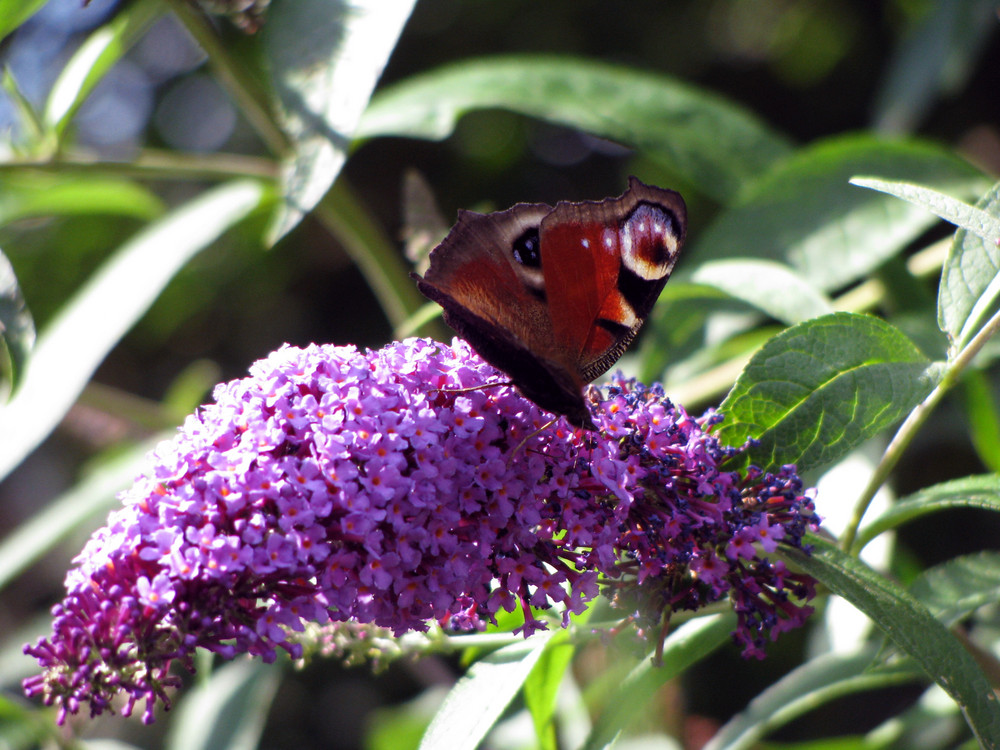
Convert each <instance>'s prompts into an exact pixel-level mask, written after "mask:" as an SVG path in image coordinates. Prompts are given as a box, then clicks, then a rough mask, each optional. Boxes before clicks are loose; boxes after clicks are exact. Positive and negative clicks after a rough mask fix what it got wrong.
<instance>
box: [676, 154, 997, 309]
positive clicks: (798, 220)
mask: <svg viewBox="0 0 1000 750" xmlns="http://www.w3.org/2000/svg"><path fill="white" fill-rule="evenodd" d="M857 174H881V175H885V176H886V177H890V178H893V179H900V180H909V181H912V182H919V183H923V184H926V185H928V186H932V187H934V188H936V189H938V190H942V191H944V192H947V193H949V194H952V195H957V196H960V197H969V198H971V197H974V196H978V195H980V194H981V193H982V192H983V191H984V190H985V189H986V188H987V186H988V184H989V183H988V182H987V181H986V180H985V179H984V178H983V176H982V175H981V174H980V173H979V172H977V171H976V170H975V169H973V168H972V167H970V166H969V165H968V163H966V162H965V161H963V160H961V159H959V158H958V157H956V156H955V155H954V154H953V153H951V152H949V151H947V150H945V149H943V148H939V147H937V146H933V145H930V144H928V143H925V142H920V141H899V142H894V141H885V140H880V139H875V138H871V137H868V136H847V137H841V138H837V139H832V140H828V141H822V142H819V143H816V144H814V145H811V146H808V147H806V148H803V149H800V150H799V151H797V152H796V153H795V155H794V156H792V157H791V158H789V159H787V160H786V161H783V162H781V163H780V164H778V165H777V166H776V167H775V168H774V169H772V170H771V171H770V172H768V173H767V174H766V175H764V176H762V177H761V178H760V180H758V182H756V183H755V184H754V185H753V187H752V189H751V190H750V191H749V192H748V193H746V194H745V195H743V196H742V197H741V198H742V199H741V200H740V202H739V204H738V205H736V206H734V207H732V208H730V209H729V210H727V211H725V212H723V213H722V214H721V215H720V216H719V218H718V219H716V220H715V221H714V222H713V223H712V224H711V226H709V227H708V228H707V229H706V230H705V231H703V232H702V233H701V234H700V235H698V236H697V237H696V238H695V239H694V243H693V247H692V248H690V250H688V251H686V252H689V253H690V255H691V257H694V258H697V259H698V261H699V262H702V263H705V262H708V261H710V260H719V259H721V258H743V259H746V258H763V259H769V260H776V261H780V262H782V263H785V264H787V265H789V266H791V267H792V268H793V269H794V270H795V271H796V272H797V273H798V274H799V275H801V276H802V277H803V278H804V279H805V280H806V281H808V282H809V283H811V284H813V285H814V286H816V287H817V288H818V289H821V290H823V291H832V290H835V289H838V288H840V287H842V286H844V285H845V284H848V283H850V282H852V281H856V280H857V279H859V278H861V277H862V276H864V275H866V274H868V273H870V272H871V271H872V270H874V269H875V268H877V267H878V266H880V265H881V264H882V263H883V262H884V261H885V260H886V258H889V257H891V256H892V255H894V254H896V253H898V252H900V251H901V250H902V249H903V248H904V247H906V245H907V244H908V243H910V242H911V241H912V240H914V239H915V238H916V237H917V236H919V235H920V234H921V233H922V232H923V231H924V230H926V229H927V228H928V227H930V226H931V225H932V224H933V223H934V222H935V221H936V219H935V217H934V216H932V215H930V214H928V213H927V212H926V211H924V210H923V209H920V208H917V207H915V206H912V205H910V204H908V203H905V202H902V201H899V200H896V199H895V198H892V197H890V196H887V195H884V194H879V193H876V192H873V191H870V190H862V189H860V188H857V187H853V186H851V185H850V184H849V180H850V179H851V178H852V177H854V176H855V175H857Z"/></svg>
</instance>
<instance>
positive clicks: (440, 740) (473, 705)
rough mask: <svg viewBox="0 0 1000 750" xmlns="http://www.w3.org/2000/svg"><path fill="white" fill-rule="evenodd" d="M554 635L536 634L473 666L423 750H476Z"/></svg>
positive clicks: (437, 719) (434, 723) (433, 726)
mask: <svg viewBox="0 0 1000 750" xmlns="http://www.w3.org/2000/svg"><path fill="white" fill-rule="evenodd" d="M551 635H552V634H551V633H536V634H535V635H533V636H531V638H528V639H527V640H525V641H524V642H523V643H513V644H511V645H509V646H505V647H504V648H502V649H499V650H498V651H494V652H493V653H492V654H490V655H489V656H487V657H485V658H483V659H480V660H479V661H477V662H476V663H475V664H473V665H472V667H470V668H469V671H468V672H466V674H465V676H464V677H462V679H460V680H459V681H458V683H457V684H456V685H455V687H454V688H452V690H451V692H450V693H448V696H447V697H446V698H445V700H444V703H443V704H442V706H441V710H440V711H438V712H437V714H436V715H435V716H434V719H433V720H432V721H431V725H430V726H429V727H428V728H427V733H426V734H425V735H424V738H423V740H422V741H421V743H420V747H421V750H430V749H431V748H434V749H435V750H436V749H437V748H442V747H446V748H449V750H475V748H476V747H478V745H479V743H480V742H481V741H482V739H483V738H484V737H485V736H486V734H487V733H488V732H489V731H490V729H491V728H492V727H493V725H494V724H495V723H496V721H497V719H499V718H500V715H501V714H502V713H503V711H504V709H505V708H506V707H507V704H509V703H510V702H511V701H512V700H513V699H514V696H515V695H517V693H518V691H520V689H521V686H522V685H523V684H524V681H525V680H527V679H528V675H529V674H531V670H532V669H534V667H535V664H536V663H538V660H539V658H540V657H541V655H542V653H543V651H544V650H545V648H546V646H547V645H548V643H549V639H550V638H551Z"/></svg>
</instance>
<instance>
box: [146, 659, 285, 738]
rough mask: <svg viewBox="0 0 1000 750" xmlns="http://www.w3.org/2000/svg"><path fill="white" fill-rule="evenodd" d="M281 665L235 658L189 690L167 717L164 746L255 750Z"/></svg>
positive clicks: (276, 684)
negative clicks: (169, 720) (173, 715)
mask: <svg viewBox="0 0 1000 750" xmlns="http://www.w3.org/2000/svg"><path fill="white" fill-rule="evenodd" d="M281 677H282V667H281V665H279V664H265V663H264V662H262V661H260V660H259V659H258V660H253V661H249V660H247V661H233V662H229V663H228V664H225V665H224V666H222V667H221V668H219V669H217V670H216V671H214V672H213V673H212V674H211V675H210V676H209V678H208V679H207V680H206V681H205V682H203V683H201V684H199V685H197V686H196V687H195V688H194V689H193V690H191V691H189V692H188V693H187V694H186V695H185V696H184V700H183V701H181V703H180V705H179V706H178V709H177V715H176V716H175V717H174V719H173V721H171V722H170V732H169V735H168V737H167V741H166V748H167V750H254V748H256V747H257V746H258V743H259V741H260V736H261V733H262V732H263V730H264V722H265V720H266V719H267V714H268V709H270V707H271V701H272V700H273V699H274V694H275V693H276V692H277V690H278V685H279V684H280V683H281Z"/></svg>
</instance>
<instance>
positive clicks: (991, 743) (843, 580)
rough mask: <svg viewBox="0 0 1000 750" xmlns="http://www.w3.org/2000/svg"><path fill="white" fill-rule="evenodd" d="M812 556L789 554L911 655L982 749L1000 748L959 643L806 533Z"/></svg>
mask: <svg viewBox="0 0 1000 750" xmlns="http://www.w3.org/2000/svg"><path fill="white" fill-rule="evenodd" d="M809 543H810V544H812V545H813V553H812V555H806V554H804V553H800V552H798V551H797V550H793V551H791V552H790V554H792V556H793V557H794V558H795V561H796V564H797V565H798V566H799V567H801V568H802V569H803V570H804V571H805V572H806V573H808V574H809V575H811V576H812V577H813V578H815V579H816V580H818V581H820V582H821V583H823V584H825V585H826V586H827V587H828V588H829V589H830V590H831V591H832V592H834V593H835V594H839V595H840V596H842V597H844V598H845V599H847V600H848V601H849V602H850V603H851V604H853V605H854V606H855V607H857V608H858V609H860V610H861V611H862V612H864V613H865V614H866V615H868V617H869V618H870V619H871V620H872V622H874V623H875V624H876V625H877V626H878V627H879V629H880V630H882V631H883V632H884V633H885V634H886V635H887V636H888V637H889V639H890V640H891V641H892V642H893V643H894V644H895V646H896V647H897V648H899V649H900V650H902V651H903V652H904V653H906V654H908V655H909V656H911V657H913V659H915V660H916V661H917V663H918V664H920V666H921V667H923V669H924V671H925V672H926V673H927V675H928V676H929V677H930V678H931V679H933V680H934V681H935V682H936V683H937V684H938V685H940V686H941V688H942V689H943V690H944V691H945V692H946V693H948V695H949V696H951V698H952V700H954V701H955V702H956V703H957V704H958V705H959V707H960V708H961V709H962V713H963V714H964V715H965V720H966V721H967V722H968V724H969V726H970V727H971V728H972V731H973V733H974V734H975V735H976V737H977V739H979V741H980V743H982V744H983V746H984V747H1000V704H998V702H997V699H996V695H995V694H994V693H993V688H992V686H991V685H990V683H989V681H988V680H987V679H986V676H985V675H984V674H983V672H982V670H981V669H980V668H979V666H978V665H977V664H976V662H975V660H973V658H972V656H971V655H970V654H969V652H968V651H966V649H965V648H964V647H963V646H962V644H961V643H960V642H959V641H958V640H957V639H956V638H955V637H954V636H953V635H952V634H951V633H949V632H948V630H947V628H945V626H944V625H942V624H941V623H940V622H938V621H937V620H936V619H934V615H933V614H931V612H930V611H929V610H928V609H927V608H926V607H924V606H923V605H922V604H921V603H920V602H919V601H917V600H916V599H915V598H914V597H913V596H912V595H911V594H909V593H908V592H906V591H905V590H903V589H901V588H900V587H898V586H897V585H896V584H894V583H892V582H891V581H889V580H888V579H886V578H884V577H883V576H880V575H879V574H878V573H876V572H875V571H874V570H872V569H871V568H869V567H868V566H867V565H865V564H864V563H863V562H861V561H860V560H858V559H857V558H856V557H853V556H851V555H848V554H845V553H844V552H842V551H841V550H840V549H838V548H837V547H836V546H835V545H834V544H832V543H830V542H829V541H827V540H826V539H824V538H822V537H819V536H817V535H810V538H809Z"/></svg>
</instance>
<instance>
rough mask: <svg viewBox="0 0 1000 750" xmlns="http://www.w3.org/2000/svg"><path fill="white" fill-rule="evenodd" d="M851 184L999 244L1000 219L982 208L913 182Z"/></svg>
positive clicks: (854, 180)
mask: <svg viewBox="0 0 1000 750" xmlns="http://www.w3.org/2000/svg"><path fill="white" fill-rule="evenodd" d="M851 184H852V185H857V186H858V187H866V188H870V189H872V190H878V191H879V192H882V193H888V194H889V195H894V196H896V197H897V198H899V199H901V200H904V201H908V202H910V203H912V204H913V205H914V206H920V207H921V208H925V209H927V210H928V211H930V212H931V213H932V214H934V215H935V216H940V217H941V218H942V219H944V220H945V221H948V222H951V223H952V224H954V225H955V226H957V227H961V228H962V229H965V230H967V231H969V232H972V233H973V234H976V235H978V236H979V237H981V238H982V239H984V240H990V241H992V242H993V244H997V242H1000V219H996V218H994V217H993V216H991V215H990V214H989V213H987V212H986V211H983V210H982V209H981V208H977V207H976V206H970V205H969V204H968V203H963V202H962V201H960V200H958V199H956V198H952V197H951V196H950V195H945V194H944V193H942V192H939V191H937V190H931V189H930V188H927V187H924V186H923V185H914V184H913V183H912V182H898V181H895V180H881V179H878V178H876V177H852V178H851Z"/></svg>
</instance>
